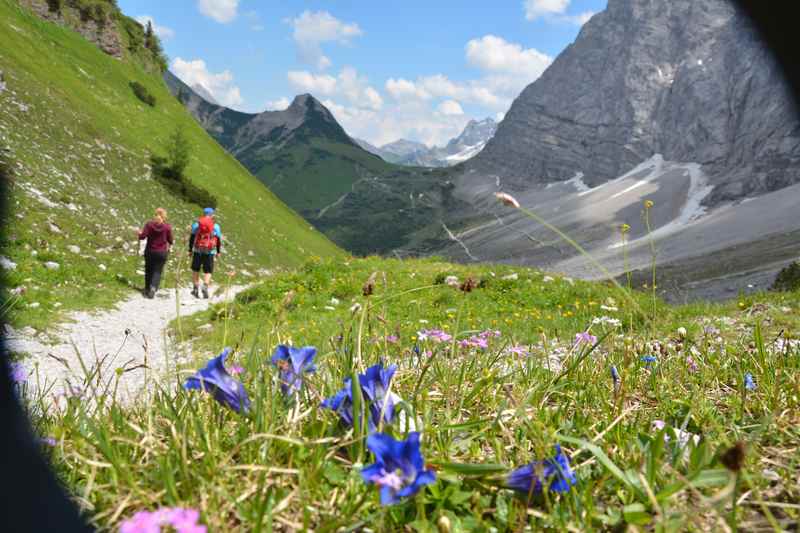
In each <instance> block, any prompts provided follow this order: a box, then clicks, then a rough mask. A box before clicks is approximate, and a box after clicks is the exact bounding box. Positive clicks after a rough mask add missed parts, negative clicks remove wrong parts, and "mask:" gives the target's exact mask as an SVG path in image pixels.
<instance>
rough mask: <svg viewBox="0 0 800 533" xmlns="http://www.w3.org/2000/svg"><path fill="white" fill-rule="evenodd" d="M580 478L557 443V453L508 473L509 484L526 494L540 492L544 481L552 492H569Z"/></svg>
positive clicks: (511, 487) (510, 486)
mask: <svg viewBox="0 0 800 533" xmlns="http://www.w3.org/2000/svg"><path fill="white" fill-rule="evenodd" d="M577 482H578V479H577V478H576V477H575V474H574V473H573V472H572V469H571V468H570V467H569V459H567V456H566V455H564V453H563V452H562V451H561V446H559V445H558V444H556V455H555V456H554V457H552V458H551V459H545V460H544V461H534V462H532V463H530V464H527V465H525V466H522V467H520V468H517V469H516V470H514V471H513V472H511V473H510V474H509V475H508V479H507V484H508V487H509V488H510V489H514V490H516V491H518V492H522V493H524V494H539V493H540V492H542V489H543V485H544V483H547V484H548V486H547V489H548V490H549V491H550V492H568V491H569V489H570V487H572V486H573V485H575V484H576V483H577Z"/></svg>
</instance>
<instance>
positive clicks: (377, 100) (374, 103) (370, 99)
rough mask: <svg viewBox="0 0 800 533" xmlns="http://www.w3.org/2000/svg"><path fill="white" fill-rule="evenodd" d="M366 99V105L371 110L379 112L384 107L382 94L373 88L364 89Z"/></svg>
mask: <svg viewBox="0 0 800 533" xmlns="http://www.w3.org/2000/svg"><path fill="white" fill-rule="evenodd" d="M364 97H365V98H366V100H365V103H366V104H367V107H369V108H370V109H376V110H377V109H380V108H381V107H383V98H381V95H380V93H379V92H378V91H376V90H375V89H373V88H372V87H367V88H366V89H364Z"/></svg>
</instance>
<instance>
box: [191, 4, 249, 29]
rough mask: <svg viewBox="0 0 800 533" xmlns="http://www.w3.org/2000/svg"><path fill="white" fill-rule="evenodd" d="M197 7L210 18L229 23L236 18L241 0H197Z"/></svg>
mask: <svg viewBox="0 0 800 533" xmlns="http://www.w3.org/2000/svg"><path fill="white" fill-rule="evenodd" d="M197 9H199V10H200V13H202V14H203V15H205V16H207V17H208V18H210V19H213V20H216V21H217V22H221V23H222V24H227V23H228V22H231V21H233V19H235V18H236V15H237V10H238V9H239V0H197Z"/></svg>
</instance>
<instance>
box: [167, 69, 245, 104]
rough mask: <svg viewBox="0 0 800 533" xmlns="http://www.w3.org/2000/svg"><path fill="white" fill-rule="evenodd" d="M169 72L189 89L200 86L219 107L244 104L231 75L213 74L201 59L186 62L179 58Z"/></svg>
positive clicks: (223, 72) (226, 73)
mask: <svg viewBox="0 0 800 533" xmlns="http://www.w3.org/2000/svg"><path fill="white" fill-rule="evenodd" d="M171 70H172V72H174V73H175V75H176V76H178V77H179V78H180V79H181V80H183V82H184V83H186V84H187V85H189V86H190V87H191V86H193V85H195V84H199V85H202V86H203V88H205V89H206V90H208V92H210V93H211V95H212V96H213V97H214V99H215V100H216V101H217V102H219V103H220V104H221V105H224V106H226V107H234V106H240V105H241V104H242V103H244V99H243V98H242V95H241V93H240V91H239V87H237V86H236V85H234V83H233V74H231V73H230V71H228V70H223V71H222V72H219V73H216V74H215V73H213V72H210V71H209V70H208V67H207V66H206V62H205V61H203V60H202V59H194V60H190V61H186V60H184V59H182V58H180V57H176V58H175V59H174V60H173V61H172V67H171Z"/></svg>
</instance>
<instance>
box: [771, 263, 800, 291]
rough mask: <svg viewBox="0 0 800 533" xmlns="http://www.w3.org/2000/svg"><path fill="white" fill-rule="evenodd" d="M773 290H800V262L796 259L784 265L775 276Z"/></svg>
mask: <svg viewBox="0 0 800 533" xmlns="http://www.w3.org/2000/svg"><path fill="white" fill-rule="evenodd" d="M772 290H773V291H796V290H800V262H798V261H795V262H794V263H791V264H790V265H788V266H786V267H784V268H783V269H782V270H781V271H780V272H778V275H777V276H776V277H775V282H774V283H773V284H772Z"/></svg>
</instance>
